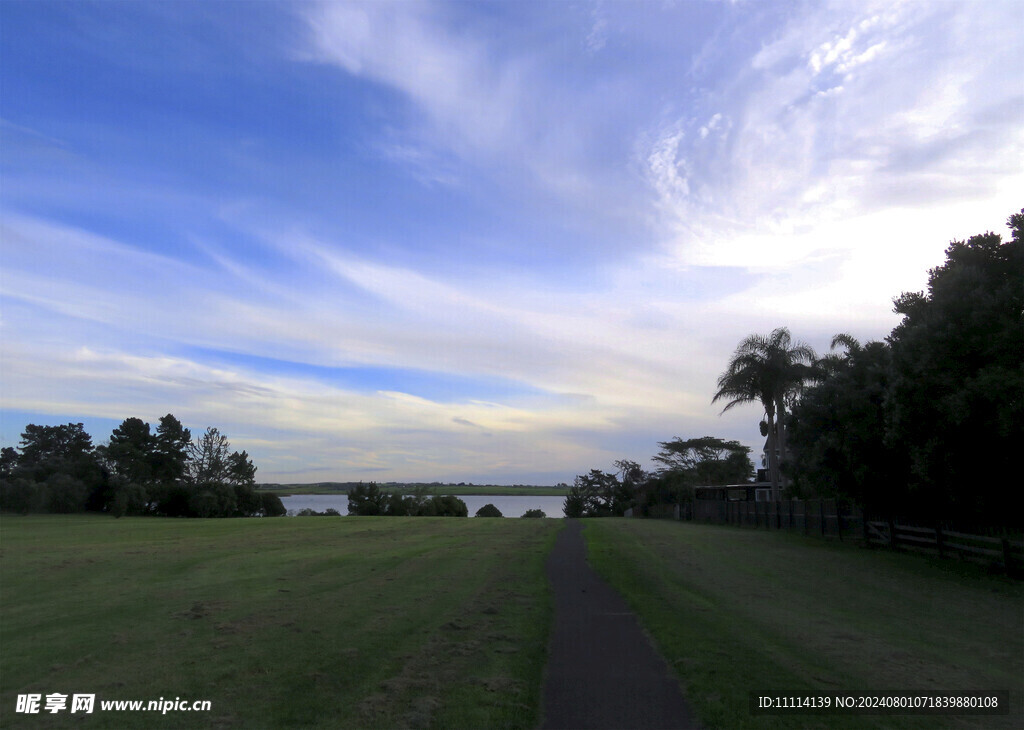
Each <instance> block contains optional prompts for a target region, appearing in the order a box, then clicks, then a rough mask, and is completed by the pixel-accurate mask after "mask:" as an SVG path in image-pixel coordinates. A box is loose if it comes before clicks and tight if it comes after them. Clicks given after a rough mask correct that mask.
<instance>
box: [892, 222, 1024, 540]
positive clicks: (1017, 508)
mask: <svg viewBox="0 0 1024 730" xmlns="http://www.w3.org/2000/svg"><path fill="white" fill-rule="evenodd" d="M1008 225H1009V227H1010V230H1011V236H1012V238H1011V240H1010V241H1006V242H1004V241H1003V240H1002V237H1001V236H999V235H998V234H995V233H985V234H982V235H977V236H972V237H971V238H969V239H968V240H967V241H953V242H952V243H951V244H950V245H949V247H948V248H947V249H946V260H945V262H944V263H943V264H942V265H941V266H939V267H936V268H934V269H932V270H931V271H930V272H929V275H928V285H927V290H926V291H923V292H912V293H904V294H903V295H901V296H900V297H898V298H897V299H896V300H895V307H894V309H895V311H896V313H897V314H900V315H903V320H902V322H900V324H899V325H898V326H897V327H896V328H895V329H894V330H893V331H892V333H891V334H890V336H889V338H888V341H889V343H890V345H891V347H892V358H893V382H892V387H891V393H890V402H891V410H890V417H889V424H888V425H889V432H890V435H891V438H892V439H893V441H894V442H896V443H899V444H902V445H903V448H905V449H906V452H907V456H908V458H909V460H910V469H911V474H910V477H911V479H910V480H911V486H912V488H913V489H914V490H915V492H916V493H917V494H918V495H919V498H920V501H921V503H922V505H930V506H931V508H932V515H931V516H932V518H933V519H942V520H949V519H954V518H955V519H957V520H961V521H963V520H965V519H968V518H970V519H974V520H976V521H978V522H988V523H991V522H993V521H997V522H1002V523H1005V522H1006V521H1007V520H1010V519H1014V520H1017V521H1018V522H1020V521H1021V517H1020V515H1021V513H1022V509H1021V508H1022V507H1024V503H1022V498H1021V492H1020V490H1019V489H1018V488H1017V487H1016V486H1015V485H1016V483H1017V482H1018V481H1019V472H1020V466H1019V463H1018V459H1017V449H1018V448H1020V442H1021V437H1022V436H1024V430H1022V427H1021V424H1024V358H1022V357H1021V353H1024V210H1022V211H1021V212H1020V213H1018V214H1014V215H1012V216H1010V219H1009V221H1008Z"/></svg>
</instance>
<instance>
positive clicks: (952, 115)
mask: <svg viewBox="0 0 1024 730" xmlns="http://www.w3.org/2000/svg"><path fill="white" fill-rule="evenodd" d="M1020 10H1021V5H1020V3H1019V2H1014V1H1012V0H1011V1H1009V2H1001V1H1000V0H987V1H986V2H953V1H952V0H942V1H940V2H935V1H933V0H930V1H928V2H921V3H917V2H879V3H874V2H870V0H855V1H854V2H827V1H822V2H806V3H804V2H753V1H749V2H746V1H743V0H739V1H736V2H712V1H707V2H697V1H696V0H694V1H691V2H655V1H653V0H651V1H649V2H644V1H642V0H641V1H636V2H606V1H601V2H584V1H583V0H580V1H578V2H576V1H572V0H567V1H566V2H544V3H542V2H415V1H413V0H407V1H403V2H396V3H391V2H357V3H347V2H329V3H297V2H289V3H275V2H218V1H216V0H213V1H211V2H192V3H190V2H116V1H114V2H99V3H95V4H94V3H90V2H85V1H84V0H76V1H75V2H59V3H58V2H49V1H48V0H32V1H31V2H20V1H17V0H4V1H3V2H2V3H0V445H3V446H17V444H18V442H19V439H20V433H21V432H22V431H23V430H24V426H25V425H26V424H28V423H36V424H41V425H43V424H45V425H57V424H61V423H68V422H74V423H77V422H83V423H85V424H86V429H87V430H88V431H89V432H90V433H91V434H92V435H93V439H94V442H95V443H97V444H99V443H102V442H104V441H105V440H106V439H107V438H109V435H110V431H111V429H112V428H114V427H116V426H117V425H118V424H119V423H120V422H121V421H122V420H123V419H125V418H128V417H138V418H142V419H143V420H145V421H147V422H149V423H151V424H153V426H154V427H155V425H156V423H157V421H158V419H159V418H160V417H161V416H163V415H164V414H166V413H173V414H174V415H175V416H177V417H178V418H179V419H180V420H181V421H182V423H184V425H186V426H188V427H189V428H191V429H192V431H193V434H195V435H198V434H199V433H201V432H202V431H203V430H204V429H205V428H206V427H207V426H216V427H217V428H219V429H220V430H221V432H222V433H224V434H225V435H227V436H228V438H229V439H230V440H231V442H232V445H233V447H234V448H236V449H239V450H241V449H245V450H246V451H247V452H248V453H249V455H250V456H251V457H252V459H253V461H254V463H255V464H256V466H257V467H258V469H259V471H258V472H257V480H258V481H269V482H310V481H329V480H339V481H348V480H377V481H420V480H423V481H452V482H461V481H466V482H475V483H496V484H516V483H529V484H554V483H557V482H563V481H564V482H571V481H572V479H573V476H574V475H576V474H581V473H585V472H586V471H588V470H589V469H591V468H600V469H611V468H612V462H613V461H615V460H617V459H633V460H635V461H638V462H640V463H641V464H642V465H645V466H652V465H651V463H650V461H649V459H650V457H651V456H652V455H653V454H655V453H657V451H658V443H659V442H660V441H668V440H670V439H672V438H675V437H681V438H684V439H685V438H692V437H698V436H704V435H713V436H719V437H722V438H727V439H737V440H739V441H740V442H741V443H744V444H746V445H748V446H750V447H751V448H752V449H753V451H754V454H755V456H756V455H757V454H759V452H760V447H761V443H760V442H761V438H760V436H759V432H758V423H759V421H760V419H761V415H762V412H761V409H760V408H759V407H757V406H753V405H751V406H745V407H739V408H735V409H732V410H730V411H729V412H728V413H726V414H721V404H720V403H719V404H712V402H711V399H712V396H713V395H714V392H715V382H716V379H717V377H718V375H719V374H720V373H721V372H722V370H723V369H724V368H725V366H726V364H727V362H728V360H729V357H730V356H731V354H732V353H733V351H734V349H735V347H736V345H737V344H738V343H739V341H740V340H742V339H743V338H744V337H746V336H747V335H749V334H751V333H762V334H767V333H768V332H770V331H771V330H772V329H774V328H776V327H783V326H784V327H788V328H789V329H790V331H791V332H792V333H793V336H794V338H796V339H798V340H802V341H804V342H807V343H808V344H810V345H812V346H814V347H815V348H816V349H818V351H819V352H824V351H826V350H827V348H828V344H829V342H830V340H831V337H832V335H833V334H835V333H837V332H847V333H850V334H852V335H854V336H855V337H857V338H859V339H861V340H872V339H881V338H883V337H885V336H886V335H887V334H888V333H889V331H890V330H891V329H892V328H893V327H894V326H895V325H896V324H897V321H898V319H897V317H896V315H894V314H893V312H892V299H893V297H895V296H897V295H899V294H900V293H901V292H904V291H916V290H920V289H922V288H923V287H924V285H925V283H926V280H927V271H928V269H929V268H931V267H933V266H937V265H940V264H941V263H942V261H943V252H944V250H945V248H946V246H947V245H948V243H949V242H950V241H951V240H953V239H964V238H966V237H968V236H970V235H973V234H976V233H982V232H985V231H988V230H992V231H996V232H998V233H1002V234H1004V235H1005V234H1006V228H1005V221H1006V218H1007V217H1008V216H1009V215H1010V214H1011V213H1013V212H1015V211H1019V210H1020V209H1021V207H1022V205H1024V194H1022V193H1024V164H1022V162H1024V81H1022V78H1024V77H1022V76H1021V68H1022V67H1024V26H1021V24H1020V22H1019V21H1020Z"/></svg>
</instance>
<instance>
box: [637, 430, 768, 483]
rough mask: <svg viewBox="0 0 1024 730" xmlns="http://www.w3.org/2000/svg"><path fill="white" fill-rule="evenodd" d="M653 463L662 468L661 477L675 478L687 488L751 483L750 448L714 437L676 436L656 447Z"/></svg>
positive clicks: (736, 442)
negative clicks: (688, 486) (659, 447)
mask: <svg viewBox="0 0 1024 730" xmlns="http://www.w3.org/2000/svg"><path fill="white" fill-rule="evenodd" d="M658 445H659V446H661V451H659V452H658V454H657V455H656V456H654V457H653V458H654V461H657V462H658V463H660V464H662V467H661V468H660V469H659V470H658V471H659V473H660V474H662V475H664V474H674V475H677V476H680V477H682V478H683V479H685V481H686V483H688V484H689V485H690V486H715V485H718V486H721V485H724V484H736V483H740V482H747V481H750V477H751V475H752V474H753V472H754V465H753V464H752V463H751V461H750V448H749V447H747V446H744V445H743V444H741V443H740V442H739V441H725V440H723V439H720V438H715V437H714V436H702V437H700V438H692V439H686V440H685V441H684V440H683V439H681V438H679V437H678V436H677V437H676V438H674V439H672V440H671V441H661V442H659V444H658Z"/></svg>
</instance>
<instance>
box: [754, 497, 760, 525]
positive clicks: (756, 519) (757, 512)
mask: <svg viewBox="0 0 1024 730" xmlns="http://www.w3.org/2000/svg"><path fill="white" fill-rule="evenodd" d="M760 526H761V508H760V507H758V506H757V499H756V498H755V499H754V527H760Z"/></svg>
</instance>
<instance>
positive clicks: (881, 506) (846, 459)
mask: <svg viewBox="0 0 1024 730" xmlns="http://www.w3.org/2000/svg"><path fill="white" fill-rule="evenodd" d="M838 348H843V352H833V353H831V354H829V355H827V356H825V357H824V358H822V360H821V361H820V365H821V370H822V373H823V375H822V380H821V382H819V383H818V384H816V385H815V386H813V387H811V388H809V389H808V390H807V391H806V392H805V393H804V395H803V397H802V398H801V399H800V402H799V403H798V404H797V405H796V407H795V408H794V409H793V411H792V413H791V418H790V423H789V426H788V431H789V435H790V445H791V458H792V474H793V483H794V487H795V488H796V489H797V491H798V492H799V493H800V494H801V495H802V496H808V497H811V496H828V497H847V498H850V499H853V500H855V501H856V502H857V503H858V504H860V505H862V506H863V507H864V509H865V510H866V511H869V512H875V513H876V514H877V512H876V510H882V511H883V512H886V513H888V514H893V515H894V516H895V515H897V514H900V513H901V512H903V509H902V508H903V507H904V506H905V505H906V493H905V484H906V478H905V476H906V470H905V466H904V463H905V459H904V458H903V455H904V449H903V448H896V447H894V445H892V444H891V441H890V439H888V438H887V435H886V428H887V426H886V424H887V413H888V411H887V403H888V396H889V384H890V381H891V359H892V357H891V351H890V348H889V347H888V345H886V344H885V343H883V342H869V343H867V344H866V345H863V346H862V345H861V344H860V343H859V342H858V341H857V340H855V339H853V338H852V337H850V336H849V335H836V336H835V337H834V338H833V339H832V349H833V350H837V349H838Z"/></svg>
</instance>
